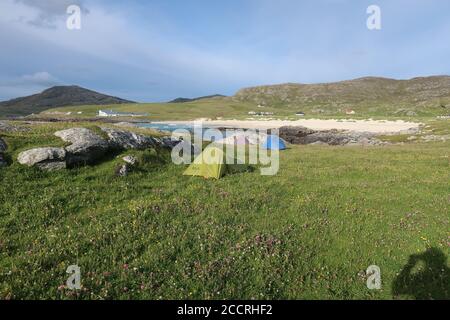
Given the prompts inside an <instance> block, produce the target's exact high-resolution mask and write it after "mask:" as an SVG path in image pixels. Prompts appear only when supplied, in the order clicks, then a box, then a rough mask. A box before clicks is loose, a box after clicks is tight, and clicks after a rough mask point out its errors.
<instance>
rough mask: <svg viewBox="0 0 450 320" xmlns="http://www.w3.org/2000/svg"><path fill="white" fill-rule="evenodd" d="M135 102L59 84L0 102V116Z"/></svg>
mask: <svg viewBox="0 0 450 320" xmlns="http://www.w3.org/2000/svg"><path fill="white" fill-rule="evenodd" d="M122 103H133V101H128V100H124V99H120V98H117V97H112V96H108V95H105V94H101V93H98V92H95V91H92V90H88V89H85V88H81V87H78V86H57V87H52V88H50V89H47V90H45V91H43V92H42V93H39V94H34V95H31V96H28V97H22V98H16V99H12V100H9V101H4V102H0V116H19V115H29V114H31V113H39V112H42V111H44V110H47V109H50V108H55V107H64V106H77V105H109V104H122Z"/></svg>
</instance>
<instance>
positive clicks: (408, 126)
mask: <svg viewBox="0 0 450 320" xmlns="http://www.w3.org/2000/svg"><path fill="white" fill-rule="evenodd" d="M159 123H165V124H175V125H192V124H193V123H194V122H187V121H170V122H167V121H165V122H159ZM195 123H197V124H200V123H201V124H202V125H203V126H205V127H232V128H243V129H271V128H274V129H276V128H280V127H283V126H303V127H306V128H310V129H313V130H331V129H337V130H346V131H354V132H370V133H376V134H388V133H401V132H407V131H414V130H418V129H419V126H420V125H421V123H416V122H406V121H403V120H397V121H388V120H370V119H369V120H334V119H329V120H321V119H300V120H273V119H267V120H209V119H208V120H205V119H198V120H196V122H195Z"/></svg>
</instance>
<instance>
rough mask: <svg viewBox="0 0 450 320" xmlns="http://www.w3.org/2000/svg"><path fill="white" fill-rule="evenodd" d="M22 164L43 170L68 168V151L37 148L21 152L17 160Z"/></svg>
mask: <svg viewBox="0 0 450 320" xmlns="http://www.w3.org/2000/svg"><path fill="white" fill-rule="evenodd" d="M17 161H19V163H20V164H23V165H27V166H29V167H32V166H36V167H38V168H40V169H43V170H57V169H63V168H66V150H64V149H63V148H50V147H49V148H36V149H31V150H27V151H24V152H21V153H20V154H19V156H18V158H17Z"/></svg>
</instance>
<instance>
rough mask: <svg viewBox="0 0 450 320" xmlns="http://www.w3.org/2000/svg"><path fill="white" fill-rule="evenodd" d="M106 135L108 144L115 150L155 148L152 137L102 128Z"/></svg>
mask: <svg viewBox="0 0 450 320" xmlns="http://www.w3.org/2000/svg"><path fill="white" fill-rule="evenodd" d="M102 130H103V132H105V133H106V134H107V135H108V139H109V144H110V145H111V147H113V148H117V149H126V150H128V149H139V150H143V149H147V148H154V147H156V146H157V142H156V140H155V139H153V138H152V137H146V136H143V135H141V134H137V133H134V132H130V131H125V130H119V129H111V128H102Z"/></svg>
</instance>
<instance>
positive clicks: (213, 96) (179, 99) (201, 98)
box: [168, 94, 226, 103]
mask: <svg viewBox="0 0 450 320" xmlns="http://www.w3.org/2000/svg"><path fill="white" fill-rule="evenodd" d="M225 97H226V96H224V95H221V94H213V95H210V96H204V97H198V98H192V99H190V98H176V99H174V100H172V101H169V102H168V103H185V102H193V101H198V100H203V99H214V98H225Z"/></svg>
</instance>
